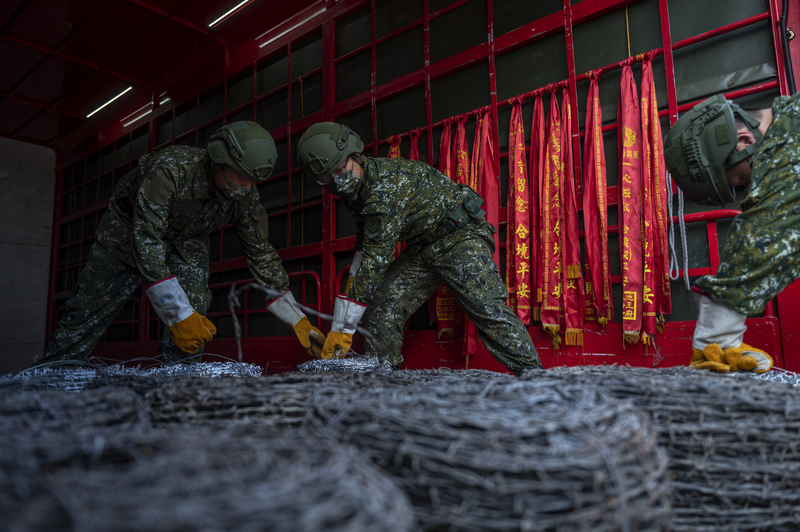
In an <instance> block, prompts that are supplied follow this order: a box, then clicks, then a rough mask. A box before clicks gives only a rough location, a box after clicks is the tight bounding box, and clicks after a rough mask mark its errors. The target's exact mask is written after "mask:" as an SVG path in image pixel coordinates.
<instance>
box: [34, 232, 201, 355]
mask: <svg viewBox="0 0 800 532" xmlns="http://www.w3.org/2000/svg"><path fill="white" fill-rule="evenodd" d="M165 247H166V250H167V253H166V264H167V266H168V267H169V269H170V271H171V272H172V273H173V275H175V277H176V278H177V279H178V282H180V284H181V287H183V290H184V291H185V292H186V295H187V297H188V298H189V301H190V302H191V304H192V307H194V309H195V310H196V311H197V312H199V313H200V314H203V315H205V313H206V309H208V305H209V303H210V302H211V291H210V290H209V289H208V277H209V266H208V257H207V256H203V257H196V258H191V257H190V258H189V259H190V260H188V261H187V260H186V259H187V258H186V257H182V256H181V255H180V254H179V253H178V252H177V251H176V250H175V249H174V247H173V246H171V245H170V244H169V243H165ZM141 283H142V280H141V277H140V276H139V273H138V271H137V269H136V267H135V266H133V265H131V264H127V263H126V262H124V261H122V260H120V259H119V258H118V257H117V256H115V255H114V253H112V252H111V250H109V249H108V248H107V247H106V246H105V245H104V244H103V243H101V242H100V241H96V242H95V243H94V245H93V246H92V250H91V252H90V254H89V259H88V261H87V263H86V265H85V266H84V267H83V269H82V270H81V273H80V275H79V276H78V283H77V286H76V288H75V290H74V292H73V294H72V297H71V298H70V299H69V300H68V301H67V302H66V304H65V311H66V313H65V314H64V317H63V318H61V320H60V321H59V322H58V328H57V329H56V331H55V332H54V333H53V337H52V339H51V340H50V344H49V345H48V347H47V352H46V353H45V358H44V359H43V360H41V361H40V363H42V362H52V361H65V360H82V361H86V360H87V359H88V358H89V355H90V354H91V352H92V349H94V346H95V345H96V344H97V341H98V340H99V339H100V337H101V336H102V335H103V333H105V331H106V329H108V327H109V325H110V324H111V322H112V321H114V318H115V317H116V315H117V313H118V312H119V311H120V310H121V309H122V307H123V305H125V302H126V301H127V300H128V298H129V297H130V296H131V295H133V293H134V292H135V291H136V290H137V289H138V288H139V286H140V285H141ZM145 297H146V296H145V295H144V294H142V298H145ZM140 304H141V302H140ZM156 319H157V318H156ZM139 326H140V327H143V326H144V324H140V325H139ZM202 352H203V349H202V347H201V348H200V350H198V352H197V353H195V354H189V353H186V352H185V351H182V350H181V349H179V348H178V347H177V346H176V345H175V344H174V343H173V342H172V339H171V338H170V333H169V329H168V328H166V327H164V335H163V336H162V339H161V345H160V346H159V354H160V355H161V361H162V362H163V363H165V364H175V363H178V362H182V363H189V364H191V363H196V362H199V361H200V357H201V354H202Z"/></svg>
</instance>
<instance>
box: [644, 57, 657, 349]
mask: <svg viewBox="0 0 800 532" xmlns="http://www.w3.org/2000/svg"><path fill="white" fill-rule="evenodd" d="M652 85H653V64H652V63H651V62H650V60H649V59H645V61H644V62H643V63H642V104H641V107H640V111H641V125H642V193H643V198H642V200H643V201H642V250H643V262H644V279H643V283H642V342H643V343H644V344H645V345H649V344H650V343H651V340H650V338H651V337H652V336H653V335H655V334H656V330H657V322H656V310H657V309H658V301H657V299H660V298H661V296H660V292H661V286H660V285H659V281H660V279H659V278H658V273H657V269H656V264H655V248H656V246H655V245H654V244H655V240H656V226H655V208H654V202H653V192H654V191H653V176H652V172H653V170H654V168H653V165H652V164H651V163H652V156H653V155H654V154H653V153H651V151H652V149H653V146H652V144H651V139H650V138H649V135H650V134H651V132H650V130H651V127H652V124H651V123H650V121H651V120H653V118H655V120H656V122H658V109H657V107H658V106H657V103H656V101H654V100H651V99H650V97H651V94H650V87H651V86H652ZM652 96H655V92H653V94H652ZM651 108H652V109H651ZM653 109H655V111H656V113H655V117H654V116H653V112H652V111H653ZM655 170H656V171H658V168H655Z"/></svg>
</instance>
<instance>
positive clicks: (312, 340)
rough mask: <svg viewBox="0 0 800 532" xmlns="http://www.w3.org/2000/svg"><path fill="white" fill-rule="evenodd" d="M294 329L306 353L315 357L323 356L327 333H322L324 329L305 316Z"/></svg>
mask: <svg viewBox="0 0 800 532" xmlns="http://www.w3.org/2000/svg"><path fill="white" fill-rule="evenodd" d="M293 329H294V334H295V335H296V336H297V339H298V340H300V344H301V345H302V346H303V347H304V348H305V350H306V353H308V354H309V355H311V356H312V357H314V358H321V357H322V348H323V346H324V345H325V335H324V334H322V331H320V330H319V329H317V328H316V327H314V326H313V325H311V322H310V321H308V318H307V317H305V316H303V317H302V318H301V319H300V321H298V322H297V323H296V324H295V325H294V327H293Z"/></svg>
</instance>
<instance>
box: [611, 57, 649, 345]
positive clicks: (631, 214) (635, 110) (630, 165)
mask: <svg viewBox="0 0 800 532" xmlns="http://www.w3.org/2000/svg"><path fill="white" fill-rule="evenodd" d="M633 61H635V59H634V58H630V59H628V60H627V61H626V62H625V64H624V66H623V67H622V79H621V84H620V95H619V107H618V109H617V142H618V144H619V160H620V176H619V193H620V194H619V202H618V203H619V226H620V235H619V238H620V259H621V262H622V337H623V339H624V343H623V345H624V344H625V343H629V344H635V343H638V342H639V338H640V335H641V332H642V288H643V279H642V223H641V210H642V176H641V161H642V158H641V153H642V142H641V131H640V115H639V103H638V97H637V96H638V95H637V91H636V82H635V81H634V79H633V72H632V71H631V63H632V62H633Z"/></svg>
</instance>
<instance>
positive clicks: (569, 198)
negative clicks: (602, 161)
mask: <svg viewBox="0 0 800 532" xmlns="http://www.w3.org/2000/svg"><path fill="white" fill-rule="evenodd" d="M569 101H570V97H569V89H568V88H567V87H564V88H563V89H562V91H561V133H562V135H561V161H562V167H563V169H564V177H563V179H562V180H561V185H562V186H561V191H562V195H561V197H562V200H563V201H562V203H561V204H562V208H563V209H564V234H563V242H564V245H563V246H562V253H563V255H562V260H561V263H562V264H563V265H565V267H563V268H562V272H561V276H562V281H561V282H562V286H563V287H564V291H563V296H564V298H563V301H564V314H565V317H566V326H567V328H566V331H565V333H564V343H565V344H566V345H583V314H584V311H585V308H584V293H583V275H582V274H581V246H580V239H579V238H580V237H579V236H578V235H579V230H578V205H577V202H576V200H575V170H574V166H573V158H572V111H571V106H570V103H569Z"/></svg>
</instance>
